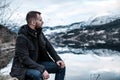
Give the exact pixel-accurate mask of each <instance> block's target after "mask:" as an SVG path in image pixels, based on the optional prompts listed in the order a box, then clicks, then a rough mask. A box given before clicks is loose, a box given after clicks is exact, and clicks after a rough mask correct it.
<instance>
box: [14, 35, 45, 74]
mask: <svg viewBox="0 0 120 80" xmlns="http://www.w3.org/2000/svg"><path fill="white" fill-rule="evenodd" d="M15 53H16V55H17V56H18V59H19V61H20V62H21V63H22V64H23V65H25V66H27V67H28V68H31V69H37V70H39V71H41V72H42V73H43V72H44V70H45V68H44V66H42V65H40V64H38V63H36V62H35V61H33V60H32V59H31V58H30V57H29V51H28V46H27V40H26V39H25V38H24V37H23V36H18V37H17V40H16V47H15Z"/></svg>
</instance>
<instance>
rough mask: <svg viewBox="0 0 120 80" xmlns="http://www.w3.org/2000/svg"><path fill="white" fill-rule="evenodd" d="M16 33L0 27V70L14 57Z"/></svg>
mask: <svg viewBox="0 0 120 80" xmlns="http://www.w3.org/2000/svg"><path fill="white" fill-rule="evenodd" d="M15 38H16V33H14V32H11V31H10V30H9V29H8V28H6V27H4V26H2V25H0V69H1V68H3V67H5V66H6V65H7V64H8V63H9V61H10V60H11V59H12V57H13V55H14V44H15Z"/></svg>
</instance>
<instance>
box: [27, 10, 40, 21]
mask: <svg viewBox="0 0 120 80" xmlns="http://www.w3.org/2000/svg"><path fill="white" fill-rule="evenodd" d="M37 14H39V15H40V14H41V12H38V11H30V12H28V13H27V15H26V21H27V23H31V21H32V20H33V19H36V18H37Z"/></svg>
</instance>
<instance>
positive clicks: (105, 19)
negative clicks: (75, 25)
mask: <svg viewBox="0 0 120 80" xmlns="http://www.w3.org/2000/svg"><path fill="white" fill-rule="evenodd" d="M116 19H120V14H117V15H104V16H96V17H95V18H93V19H91V20H89V21H88V22H87V23H89V25H102V24H106V23H110V22H112V21H114V20H116Z"/></svg>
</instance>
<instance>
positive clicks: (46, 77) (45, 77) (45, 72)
mask: <svg viewBox="0 0 120 80" xmlns="http://www.w3.org/2000/svg"><path fill="white" fill-rule="evenodd" d="M49 77H50V76H49V73H48V72H47V71H46V70H45V71H44V72H43V79H45V80H46V79H48V78H49Z"/></svg>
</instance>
